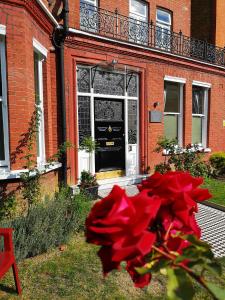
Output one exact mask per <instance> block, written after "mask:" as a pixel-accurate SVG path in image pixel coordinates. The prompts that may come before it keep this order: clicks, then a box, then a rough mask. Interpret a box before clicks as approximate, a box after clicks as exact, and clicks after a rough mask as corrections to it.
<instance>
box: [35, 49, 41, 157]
mask: <svg viewBox="0 0 225 300" xmlns="http://www.w3.org/2000/svg"><path fill="white" fill-rule="evenodd" d="M38 64H39V55H38V54H37V53H36V52H34V85H35V87H34V88H35V89H34V93H35V103H36V105H38V106H39V105H40V85H39V67H38ZM36 126H37V128H38V134H37V135H36V148H37V157H40V156H41V153H40V152H41V150H40V124H39V122H38V123H37V124H36Z"/></svg>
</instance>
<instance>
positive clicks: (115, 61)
mask: <svg viewBox="0 0 225 300" xmlns="http://www.w3.org/2000/svg"><path fill="white" fill-rule="evenodd" d="M111 64H112V65H113V66H114V65H116V64H118V60H116V59H115V58H114V59H113V60H112V62H111Z"/></svg>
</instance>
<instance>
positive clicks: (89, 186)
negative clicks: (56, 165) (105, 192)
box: [79, 136, 98, 199]
mask: <svg viewBox="0 0 225 300" xmlns="http://www.w3.org/2000/svg"><path fill="white" fill-rule="evenodd" d="M96 147H97V143H96V141H95V140H93V139H92V137H90V136H88V137H85V138H84V139H83V141H82V143H81V145H80V147H79V150H84V151H86V152H87V153H88V154H89V170H88V171H85V170H83V171H82V172H81V177H80V184H79V188H80V190H81V191H82V192H84V193H85V194H87V195H89V196H91V197H92V198H93V199H96V198H97V197H98V183H97V179H96V176H95V175H94V174H92V173H91V154H92V153H93V152H94V151H95V149H96Z"/></svg>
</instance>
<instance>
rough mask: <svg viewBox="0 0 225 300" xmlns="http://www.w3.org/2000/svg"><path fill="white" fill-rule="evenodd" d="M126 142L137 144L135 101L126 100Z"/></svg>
mask: <svg viewBox="0 0 225 300" xmlns="http://www.w3.org/2000/svg"><path fill="white" fill-rule="evenodd" d="M128 143H129V144H137V101H135V100H129V101H128Z"/></svg>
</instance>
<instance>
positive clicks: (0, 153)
mask: <svg viewBox="0 0 225 300" xmlns="http://www.w3.org/2000/svg"><path fill="white" fill-rule="evenodd" d="M0 160H5V149H4V130H3V114H2V102H0Z"/></svg>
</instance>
